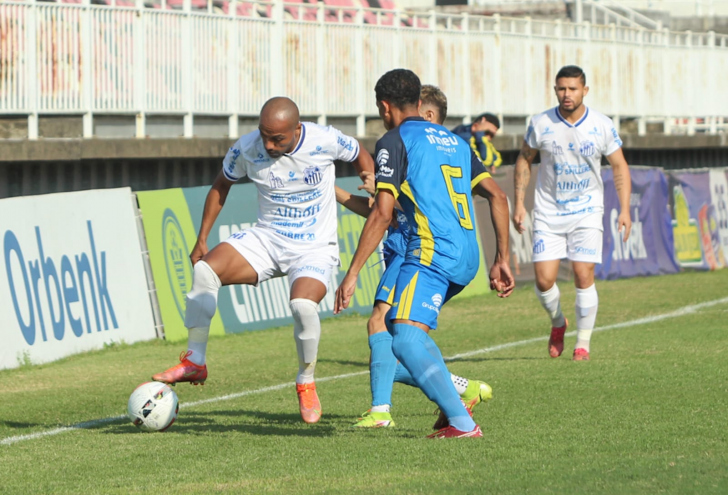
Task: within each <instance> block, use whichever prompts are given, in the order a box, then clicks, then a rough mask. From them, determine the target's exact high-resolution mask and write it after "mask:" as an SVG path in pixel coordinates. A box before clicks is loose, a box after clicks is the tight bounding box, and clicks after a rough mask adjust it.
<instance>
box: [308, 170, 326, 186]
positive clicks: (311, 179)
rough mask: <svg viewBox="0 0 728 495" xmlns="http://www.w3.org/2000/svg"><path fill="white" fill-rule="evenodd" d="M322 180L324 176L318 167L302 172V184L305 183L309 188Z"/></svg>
mask: <svg viewBox="0 0 728 495" xmlns="http://www.w3.org/2000/svg"><path fill="white" fill-rule="evenodd" d="M323 178H324V174H323V173H322V172H321V169H320V168H318V167H307V168H306V169H305V170H304V171H303V182H305V183H306V184H308V185H309V186H315V185H316V184H318V183H319V182H321V179H323Z"/></svg>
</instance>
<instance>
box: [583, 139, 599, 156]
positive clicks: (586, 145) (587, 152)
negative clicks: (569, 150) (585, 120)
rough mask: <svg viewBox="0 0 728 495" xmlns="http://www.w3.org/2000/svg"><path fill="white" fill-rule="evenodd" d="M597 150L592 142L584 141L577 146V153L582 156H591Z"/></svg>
mask: <svg viewBox="0 0 728 495" xmlns="http://www.w3.org/2000/svg"><path fill="white" fill-rule="evenodd" d="M596 150H597V148H596V146H595V145H594V143H593V142H592V141H584V142H583V143H581V146H579V153H581V155H582V156H592V155H594V153H595V152H596Z"/></svg>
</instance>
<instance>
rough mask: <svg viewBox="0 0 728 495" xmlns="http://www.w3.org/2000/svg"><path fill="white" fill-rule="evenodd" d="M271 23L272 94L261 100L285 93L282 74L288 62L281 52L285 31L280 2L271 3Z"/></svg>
mask: <svg viewBox="0 0 728 495" xmlns="http://www.w3.org/2000/svg"><path fill="white" fill-rule="evenodd" d="M273 21H274V28H273V33H272V34H271V40H270V58H271V62H272V63H271V65H270V91H271V93H272V94H270V95H267V96H266V97H264V98H263V99H265V100H267V99H268V98H270V97H273V96H281V95H283V94H285V92H286V91H285V90H286V85H285V81H284V74H285V73H286V66H287V65H288V60H287V59H286V53H285V51H284V50H283V40H284V39H285V36H286V31H285V28H284V26H283V2H282V0H275V1H274V2H273Z"/></svg>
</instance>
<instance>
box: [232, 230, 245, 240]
mask: <svg viewBox="0 0 728 495" xmlns="http://www.w3.org/2000/svg"><path fill="white" fill-rule="evenodd" d="M245 234H247V232H246V231H244V230H238V231H237V232H235V233H234V234H231V235H230V238H231V239H242V238H243V237H245Z"/></svg>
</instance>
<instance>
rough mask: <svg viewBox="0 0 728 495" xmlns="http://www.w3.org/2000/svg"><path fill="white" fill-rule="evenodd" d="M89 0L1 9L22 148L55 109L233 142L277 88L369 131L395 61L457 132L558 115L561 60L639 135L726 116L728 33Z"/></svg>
mask: <svg viewBox="0 0 728 495" xmlns="http://www.w3.org/2000/svg"><path fill="white" fill-rule="evenodd" d="M84 1H85V2H86V3H81V4H60V3H46V2H43V3H41V2H36V1H34V0H30V1H26V2H15V1H6V2H4V3H0V115H24V116H27V118H28V137H29V138H30V139H35V138H37V137H38V116H39V115H63V114H74V115H82V116H83V123H84V125H83V135H84V136H85V137H93V132H94V131H93V129H94V126H93V119H94V117H95V116H98V115H113V114H125V115H133V116H135V117H136V135H137V137H144V136H146V134H147V132H146V119H147V117H148V116H152V115H164V116H169V115H177V116H180V118H182V119H183V121H184V126H183V130H184V136H185V137H192V136H193V135H194V134H195V131H194V120H195V117H200V116H218V117H226V118H228V121H229V135H230V136H237V135H238V122H239V118H240V117H245V116H250V117H253V116H256V115H257V114H258V111H259V109H260V107H261V105H262V103H263V102H264V101H265V100H266V99H267V98H269V97H271V96H274V95H281V94H285V95H288V96H290V97H291V98H293V100H294V101H296V102H297V103H298V105H299V107H300V109H301V113H302V114H303V115H306V116H313V117H314V118H315V119H317V120H318V121H319V122H321V123H325V122H326V121H327V119H328V118H331V117H349V118H352V119H355V120H356V123H357V127H356V130H357V133H358V134H359V135H364V133H365V123H366V119H368V118H371V117H376V116H377V111H376V107H375V105H374V94H373V88H374V84H375V83H376V81H377V79H378V78H379V77H380V76H381V74H383V73H384V72H386V71H387V70H390V69H392V68H396V67H408V68H410V69H412V70H414V71H415V72H416V73H417V74H419V75H420V77H421V79H422V81H423V82H424V83H432V84H437V85H439V86H440V87H441V88H442V89H443V91H444V92H445V93H446V94H447V95H448V97H449V113H450V115H453V116H457V117H462V118H463V120H464V121H466V122H467V121H469V119H470V117H471V116H472V115H477V114H479V113H481V112H483V111H490V112H493V113H495V114H498V115H500V116H501V117H517V118H519V119H520V118H523V119H524V122H525V119H526V118H527V117H528V116H530V115H532V114H534V113H537V112H539V111H542V110H544V109H545V108H548V107H550V106H553V105H554V104H555V98H554V96H553V90H552V87H553V78H554V75H555V74H556V71H558V69H559V67H561V66H563V65H566V64H578V65H581V66H582V67H583V68H584V69H585V71H586V73H587V77H588V82H589V85H590V86H591V88H592V89H591V92H590V93H589V96H588V100H587V102H588V104H589V105H593V106H594V107H595V108H597V109H599V110H600V111H602V112H603V113H606V114H607V115H610V116H613V117H614V118H615V119H616V121H617V123H619V121H620V119H625V118H630V119H632V118H634V119H637V120H638V122H639V129H640V130H641V131H644V128H645V126H646V123H647V122H650V121H661V122H664V123H665V130H666V132H670V131H671V130H677V129H678V128H679V126H676V125H675V123H676V122H682V121H683V120H685V121H687V122H692V124H691V125H689V126H688V131H689V132H696V131H702V128H701V125H700V124H699V122H708V123H709V124H708V125H707V127H706V131H707V132H719V131H722V130H723V129H725V124H724V122H725V121H724V119H723V117H725V116H728V98H724V97H722V95H723V94H724V91H723V84H722V82H721V81H724V80H725V79H726V76H727V75H728V46H726V45H728V42H727V40H728V37H726V36H720V35H716V34H714V33H700V34H694V33H690V32H685V33H675V32H669V31H667V30H664V29H663V30H648V29H644V28H634V27H618V26H616V25H609V26H603V25H593V24H591V23H589V22H583V23H580V24H577V23H568V22H561V21H558V20H557V21H542V20H539V21H536V20H532V19H530V18H503V17H499V16H497V15H495V16H489V17H485V16H469V15H467V14H462V15H452V14H439V13H436V12H434V11H432V12H429V13H422V12H419V13H416V12H404V11H392V10H382V9H365V8H355V7H333V6H328V5H324V4H322V3H319V4H318V5H311V4H283V3H280V2H276V3H267V2H255V1H252V2H235V1H232V2H230V3H229V4H227V12H228V13H227V14H224V15H221V14H218V13H216V12H215V11H213V10H212V8H208V9H203V10H193V9H192V6H191V1H190V0H185V2H184V4H183V8H182V9H181V10H170V9H160V8H146V7H145V6H144V4H143V3H142V1H141V0H137V3H136V4H135V5H134V6H133V7H127V6H99V5H91V4H89V3H88V0H84ZM207 5H208V6H211V5H212V3H211V2H208V3H207ZM239 5H244V6H246V9H247V10H245V9H243V10H242V12H243V15H241V13H240V12H241V9H239V8H238V6H239ZM246 12H247V13H250V12H255V14H251V15H245V13H246ZM312 14H315V18H312V16H311V15H312ZM676 119H678V120H676Z"/></svg>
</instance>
